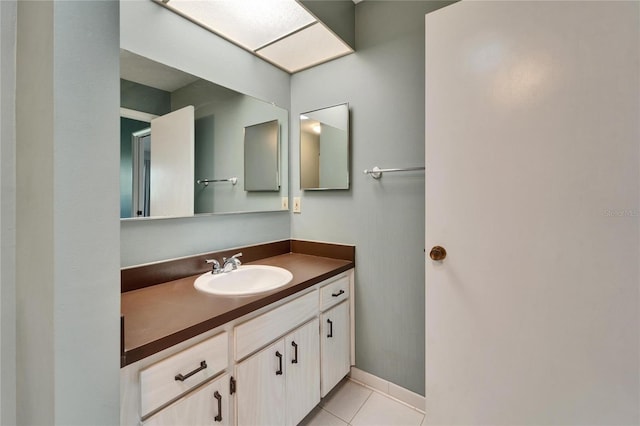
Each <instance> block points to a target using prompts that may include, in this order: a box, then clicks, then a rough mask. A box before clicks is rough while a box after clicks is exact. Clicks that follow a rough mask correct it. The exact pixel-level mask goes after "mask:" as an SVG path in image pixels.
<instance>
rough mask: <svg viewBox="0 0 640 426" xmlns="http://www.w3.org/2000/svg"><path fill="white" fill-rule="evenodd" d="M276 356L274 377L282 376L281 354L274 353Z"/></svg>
mask: <svg viewBox="0 0 640 426" xmlns="http://www.w3.org/2000/svg"><path fill="white" fill-rule="evenodd" d="M276 356H277V357H278V370H277V371H276V376H280V375H282V354H281V353H280V352H278V351H276Z"/></svg>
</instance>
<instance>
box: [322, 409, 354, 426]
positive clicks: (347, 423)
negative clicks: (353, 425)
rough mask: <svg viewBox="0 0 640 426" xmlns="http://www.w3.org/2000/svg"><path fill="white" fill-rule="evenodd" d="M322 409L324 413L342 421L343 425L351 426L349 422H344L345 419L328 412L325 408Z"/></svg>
mask: <svg viewBox="0 0 640 426" xmlns="http://www.w3.org/2000/svg"><path fill="white" fill-rule="evenodd" d="M320 409H321V410H322V411H324V412H325V413H327V414H329V415H330V416H331V417H334V418H336V419H338V420H340V421H341V422H342V423H344V424H346V425H347V426H349V422H347V421H345V420H344V419H343V418H341V417H338V416H336V415H335V414H333V413H332V412H331V411H329V410H327V409H326V408H324V407H320Z"/></svg>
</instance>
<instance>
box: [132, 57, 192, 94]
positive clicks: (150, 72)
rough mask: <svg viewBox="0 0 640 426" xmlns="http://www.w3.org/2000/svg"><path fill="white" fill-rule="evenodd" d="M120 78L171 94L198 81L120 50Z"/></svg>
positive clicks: (175, 70) (188, 75)
mask: <svg viewBox="0 0 640 426" xmlns="http://www.w3.org/2000/svg"><path fill="white" fill-rule="evenodd" d="M120 78H122V79H124V80H129V81H133V82H134V83H139V84H144V85H145V86H151V87H155V88H156V89H161V90H165V91H167V92H173V91H175V90H177V89H180V88H181V87H184V86H187V85H189V84H191V83H193V82H194V81H196V80H198V77H195V76H193V75H191V74H187V73H185V72H182V71H180V70H177V69H174V68H171V67H167V66H164V65H162V64H159V63H157V62H154V61H152V60H150V59H147V58H144V57H142V56H138V55H136V54H133V53H131V52H129V51H127V50H123V49H120Z"/></svg>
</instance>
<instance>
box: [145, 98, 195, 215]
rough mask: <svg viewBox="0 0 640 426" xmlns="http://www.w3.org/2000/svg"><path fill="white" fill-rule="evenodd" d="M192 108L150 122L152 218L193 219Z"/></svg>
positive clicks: (182, 109)
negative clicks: (176, 217)
mask: <svg viewBox="0 0 640 426" xmlns="http://www.w3.org/2000/svg"><path fill="white" fill-rule="evenodd" d="M194 138H195V130H194V108H193V106H191V105H189V106H186V107H184V108H181V109H179V110H176V111H173V112H170V113H169V114H166V115H163V116H161V117H158V118H154V119H153V120H151V177H150V179H151V185H150V193H151V194H150V215H151V216H192V215H193V196H194V195H193V194H194V179H195V177H194V169H195V165H194V164H195V162H194V161H195V160H194V158H195V157H194V155H195V154H194V152H195V148H194Z"/></svg>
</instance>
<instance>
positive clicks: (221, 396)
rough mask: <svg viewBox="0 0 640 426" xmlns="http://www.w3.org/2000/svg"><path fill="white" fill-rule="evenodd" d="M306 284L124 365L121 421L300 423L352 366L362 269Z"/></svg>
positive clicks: (247, 425)
mask: <svg viewBox="0 0 640 426" xmlns="http://www.w3.org/2000/svg"><path fill="white" fill-rule="evenodd" d="M300 293H301V294H300ZM300 293H296V294H293V295H291V296H290V297H288V298H286V299H284V300H282V301H278V302H275V303H273V304H272V305H269V306H265V307H263V308H261V309H259V310H257V311H254V312H252V313H250V314H247V315H245V316H243V317H240V318H237V319H235V320H232V321H230V322H228V323H225V324H224V325H222V326H219V327H217V328H215V329H212V330H210V331H208V332H206V333H203V334H202V335H200V336H197V337H194V338H193V339H191V340H189V341H185V342H182V343H180V344H178V345H177V346H175V347H173V348H169V349H166V350H165V351H163V352H160V353H156V354H154V355H151V356H149V357H147V358H144V359H143V360H141V361H138V362H137V363H134V364H130V365H127V366H126V367H124V368H123V369H121V378H122V381H121V410H122V411H121V424H122V425H133V424H142V425H144V426H160V425H163V426H171V425H201V424H202V425H204V424H206V425H209V426H215V425H218V424H220V425H237V426H259V425H278V426H281V425H287V426H293V425H296V424H298V423H299V422H300V421H301V420H302V419H303V418H304V417H305V416H306V415H307V414H309V412H310V411H311V410H312V409H313V408H314V407H315V406H316V405H317V404H318V403H319V402H320V399H321V397H324V396H325V395H326V394H327V393H328V392H329V391H330V390H331V389H332V388H333V387H334V386H335V385H336V384H337V383H338V382H340V380H342V378H343V377H345V376H346V375H347V374H348V373H349V370H350V367H351V360H352V359H353V356H354V355H353V337H352V336H353V319H352V313H351V311H352V309H353V300H352V299H353V298H352V297H350V296H351V295H352V293H353V270H350V271H347V272H344V273H342V274H339V275H337V276H335V277H332V278H329V279H327V280H325V281H322V282H320V283H318V284H315V285H314V286H313V287H310V288H307V289H305V291H301V292H300ZM205 365H206V366H205ZM232 384H233V385H232ZM141 420H142V422H141Z"/></svg>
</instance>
